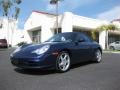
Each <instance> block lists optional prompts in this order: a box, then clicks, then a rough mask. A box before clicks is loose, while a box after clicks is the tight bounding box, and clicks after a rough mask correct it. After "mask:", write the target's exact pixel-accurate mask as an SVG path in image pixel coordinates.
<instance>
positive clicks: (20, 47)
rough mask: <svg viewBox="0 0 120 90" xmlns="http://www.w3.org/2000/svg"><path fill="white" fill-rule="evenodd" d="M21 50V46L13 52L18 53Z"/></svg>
mask: <svg viewBox="0 0 120 90" xmlns="http://www.w3.org/2000/svg"><path fill="white" fill-rule="evenodd" d="M20 50H21V47H18V48H17V49H16V50H15V51H14V52H13V53H16V52H18V51H20Z"/></svg>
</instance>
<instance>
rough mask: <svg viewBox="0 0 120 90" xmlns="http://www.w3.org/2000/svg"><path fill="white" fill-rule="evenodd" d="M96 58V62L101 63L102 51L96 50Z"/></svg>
mask: <svg viewBox="0 0 120 90" xmlns="http://www.w3.org/2000/svg"><path fill="white" fill-rule="evenodd" d="M94 58H95V60H94V61H95V62H97V63H100V62H101V59H102V53H101V51H100V50H99V49H98V50H96V51H95V56H94Z"/></svg>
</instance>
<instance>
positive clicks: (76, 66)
mask: <svg viewBox="0 0 120 90" xmlns="http://www.w3.org/2000/svg"><path fill="white" fill-rule="evenodd" d="M89 64H95V63H94V62H91V61H88V62H81V63H77V64H74V65H72V66H71V68H70V69H75V68H79V67H83V66H87V65H89Z"/></svg>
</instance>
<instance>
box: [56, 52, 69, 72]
mask: <svg viewBox="0 0 120 90" xmlns="http://www.w3.org/2000/svg"><path fill="white" fill-rule="evenodd" d="M56 64H57V65H56V68H57V70H58V71H59V72H66V71H68V70H69V68H70V55H69V53H67V52H61V53H60V54H59V55H58V57H57V63H56Z"/></svg>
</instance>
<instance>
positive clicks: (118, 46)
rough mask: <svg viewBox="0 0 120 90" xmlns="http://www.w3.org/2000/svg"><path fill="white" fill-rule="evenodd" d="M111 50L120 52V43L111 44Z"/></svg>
mask: <svg viewBox="0 0 120 90" xmlns="http://www.w3.org/2000/svg"><path fill="white" fill-rule="evenodd" d="M109 48H110V49H111V50H120V41H116V42H113V43H110V44H109Z"/></svg>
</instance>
